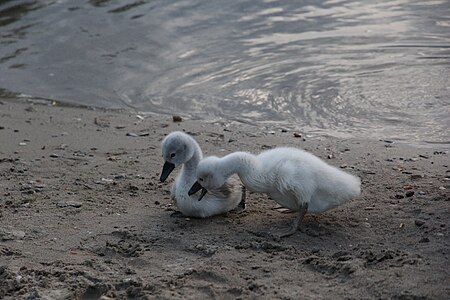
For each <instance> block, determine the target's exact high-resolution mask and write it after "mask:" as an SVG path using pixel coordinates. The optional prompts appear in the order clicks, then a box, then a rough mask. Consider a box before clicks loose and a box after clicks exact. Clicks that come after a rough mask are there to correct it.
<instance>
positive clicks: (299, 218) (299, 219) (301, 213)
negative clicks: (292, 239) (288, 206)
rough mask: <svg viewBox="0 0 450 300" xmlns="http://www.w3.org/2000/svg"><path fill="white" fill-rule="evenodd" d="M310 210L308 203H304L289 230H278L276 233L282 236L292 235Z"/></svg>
mask: <svg viewBox="0 0 450 300" xmlns="http://www.w3.org/2000/svg"><path fill="white" fill-rule="evenodd" d="M307 210H308V203H304V204H303V205H302V206H301V207H300V210H299V211H298V212H297V213H298V215H297V218H295V220H294V222H293V223H292V226H291V227H290V228H289V229H288V230H283V231H280V232H278V233H277V234H276V235H277V236H278V237H280V238H283V237H287V236H291V235H293V234H294V233H296V232H297V231H298V229H299V228H300V224H301V223H302V220H303V217H304V216H305V214H306V212H307Z"/></svg>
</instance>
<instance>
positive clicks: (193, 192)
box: [188, 181, 208, 201]
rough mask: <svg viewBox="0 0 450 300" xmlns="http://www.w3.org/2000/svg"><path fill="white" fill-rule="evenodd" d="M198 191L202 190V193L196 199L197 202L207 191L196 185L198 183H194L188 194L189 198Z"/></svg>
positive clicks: (198, 184)
mask: <svg viewBox="0 0 450 300" xmlns="http://www.w3.org/2000/svg"><path fill="white" fill-rule="evenodd" d="M199 190H202V192H201V193H200V197H199V198H198V201H200V200H202V198H203V197H204V196H205V195H206V193H207V192H208V190H206V189H205V188H204V187H202V186H201V184H200V183H198V181H196V182H195V183H194V184H193V185H192V187H191V189H190V190H189V192H188V195H189V196H192V195H194V194H195V193H197V192H198V191H199Z"/></svg>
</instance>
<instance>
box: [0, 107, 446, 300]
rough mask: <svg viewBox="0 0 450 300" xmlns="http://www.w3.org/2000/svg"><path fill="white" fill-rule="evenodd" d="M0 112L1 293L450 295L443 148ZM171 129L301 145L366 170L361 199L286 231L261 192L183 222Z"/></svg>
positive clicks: (212, 144) (221, 143)
mask: <svg viewBox="0 0 450 300" xmlns="http://www.w3.org/2000/svg"><path fill="white" fill-rule="evenodd" d="M0 114H1V118H0V298H4V299H100V298H101V299H116V298H118V299H153V298H156V299H176V298H183V299H203V298H216V299H448V295H449V294H450V280H449V257H448V255H449V254H448V249H449V192H448V190H449V188H450V187H449V181H448V180H449V175H450V173H449V172H450V167H449V164H450V160H449V154H448V149H445V148H443V147H442V146H440V147H438V146H436V147H433V146H429V147H428V148H423V147H412V146H408V145H406V144H399V143H395V142H394V143H390V142H389V141H361V140H352V139H347V140H342V139H337V138H331V137H325V136H322V137H320V136H319V137H311V138H310V137H307V138H306V139H304V138H297V137H294V132H292V131H287V132H283V131H281V130H279V128H276V127H273V128H257V127H253V126H250V125H242V124H224V123H221V124H220V123H217V124H213V123H207V122H204V121H192V120H185V121H183V122H173V121H172V117H171V116H160V115H149V116H146V117H144V118H138V117H137V116H136V114H134V113H130V112H124V111H111V110H92V109H86V108H73V107H61V106H49V105H37V104H32V103H17V102H12V101H8V100H6V99H4V100H2V101H1V103H0ZM173 130H185V131H186V132H188V133H191V134H193V135H194V137H195V138H196V139H197V141H198V142H199V144H200V145H201V146H202V148H203V150H204V152H205V154H218V155H223V154H226V153H229V152H232V151H236V150H249V151H253V152H259V151H261V150H262V149H266V148H270V147H274V146H279V145H288V146H296V147H301V148H304V149H306V150H308V151H311V152H312V153H314V154H315V155H317V156H319V157H321V158H323V159H325V160H326V161H327V162H328V163H330V164H332V165H335V166H339V167H342V168H345V170H347V171H348V172H350V173H353V174H356V175H358V176H360V177H361V178H362V182H363V185H362V188H363V192H362V196H361V197H360V198H358V199H354V200H351V201H350V202H348V203H346V204H344V205H342V206H341V207H339V208H337V209H334V210H332V211H329V212H327V213H324V214H321V215H317V216H313V215H307V216H306V219H305V221H304V223H303V229H302V230H301V231H299V232H298V233H297V234H295V235H293V236H291V237H288V238H284V239H281V240H277V239H273V238H271V237H270V235H268V234H267V232H268V231H269V230H271V229H273V228H280V227H284V226H287V225H288V224H290V222H291V220H292V218H294V215H292V214H289V213H283V212H280V211H278V210H276V209H274V208H276V207H277V205H276V203H275V202H274V201H271V200H270V199H268V198H267V197H266V196H265V195H262V194H249V195H247V205H248V206H247V210H246V211H244V212H242V213H234V212H232V213H228V214H227V215H224V216H217V217H214V218H209V219H192V218H184V217H183V218H179V217H178V218H177V217H174V216H172V214H173V212H174V211H175V210H176V207H175V206H174V205H173V204H172V203H171V200H170V197H169V190H170V186H171V184H172V183H173V178H174V175H175V174H173V175H172V176H171V177H170V180H168V181H167V182H166V183H164V184H161V183H159V181H158V178H159V173H160V170H161V168H162V165H163V162H162V159H161V155H160V149H159V144H160V142H161V140H162V138H163V137H164V136H165V135H166V134H167V133H169V132H171V131H173ZM272 131H273V132H272ZM127 133H136V135H138V136H127ZM329 155H330V156H329ZM328 157H330V158H328Z"/></svg>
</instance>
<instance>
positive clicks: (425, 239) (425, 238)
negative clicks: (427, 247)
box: [419, 237, 430, 243]
mask: <svg viewBox="0 0 450 300" xmlns="http://www.w3.org/2000/svg"><path fill="white" fill-rule="evenodd" d="M428 242H430V239H429V238H427V237H424V238H421V239H420V241H419V243H428Z"/></svg>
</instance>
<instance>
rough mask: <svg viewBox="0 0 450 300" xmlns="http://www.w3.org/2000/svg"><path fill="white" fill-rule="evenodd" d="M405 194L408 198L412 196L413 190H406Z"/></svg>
mask: <svg viewBox="0 0 450 300" xmlns="http://www.w3.org/2000/svg"><path fill="white" fill-rule="evenodd" d="M405 195H406V197H408V198H409V197H412V196H413V195H414V191H407V192H406V194H405Z"/></svg>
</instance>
